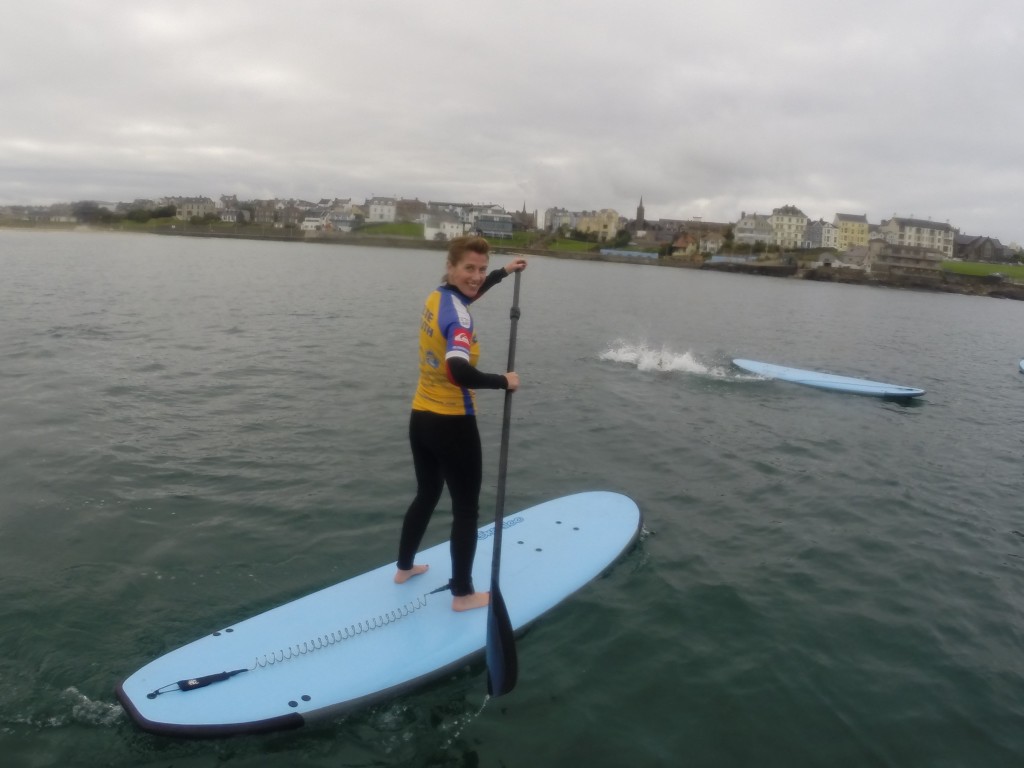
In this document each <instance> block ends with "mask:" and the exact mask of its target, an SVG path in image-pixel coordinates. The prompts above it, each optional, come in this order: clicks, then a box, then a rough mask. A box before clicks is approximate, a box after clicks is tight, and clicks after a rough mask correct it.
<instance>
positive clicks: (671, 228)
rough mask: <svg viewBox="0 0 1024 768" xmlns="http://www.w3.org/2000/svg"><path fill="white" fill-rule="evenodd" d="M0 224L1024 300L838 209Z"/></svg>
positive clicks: (96, 212) (139, 211) (172, 201)
mask: <svg viewBox="0 0 1024 768" xmlns="http://www.w3.org/2000/svg"><path fill="white" fill-rule="evenodd" d="M0 226H21V227H47V228H54V227H57V228H61V227H76V228H77V227H81V226H88V227H101V228H115V229H129V230H131V229H137V230H144V231H152V232H154V233H158V234H179V235H199V236H223V237H250V238H273V239H302V240H307V241H324V242H332V241H338V242H348V241H356V240H358V241H359V242H360V243H363V244H365V243H369V244H381V245H384V244H387V245H392V246H406V247H409V246H413V247H443V244H444V243H446V242H448V241H449V240H451V239H452V238H454V237H458V236H460V235H463V234H466V233H478V234H481V235H483V236H484V237H487V238H488V239H490V240H491V241H492V242H493V243H494V245H495V247H497V248H499V249H501V248H503V247H504V248H508V249H515V250H521V251H526V252H532V253H536V254H550V255H555V256H560V257H569V258H590V259H601V260H612V261H627V262H639V263H652V264H659V265H663V266H679V267H696V268H701V269H717V270H721V271H728V272H746V273H751V274H767V275H775V276H780V277H793V276H795V277H802V278H805V279H811V280H828V281H833V282H847V283H868V284H883V285H896V286H899V287H910V288H923V289H932V290H943V291H949V292H959V293H980V294H985V295H994V296H1005V297H1008V298H1022V296H1021V295H1020V294H1022V293H1024V266H1022V264H1024V248H1022V247H1021V246H1020V245H1019V244H1017V243H1010V244H1003V243H1002V242H1001V241H1000V240H999V239H998V238H997V237H994V236H992V235H990V234H969V233H965V232H961V231H960V230H959V229H958V228H957V227H955V226H954V225H953V224H952V223H950V222H949V221H933V220H931V219H930V218H926V219H922V218H916V217H914V216H913V215H910V216H897V215H895V214H894V215H892V216H891V217H888V218H881V219H879V220H877V221H872V220H871V219H869V217H868V215H867V214H866V213H853V212H836V213H834V214H833V215H832V216H831V218H830V219H825V218H818V219H817V220H814V219H812V218H811V217H810V216H808V215H807V214H806V213H804V211H802V210H801V209H800V208H799V207H797V206H795V205H791V204H786V205H782V206H779V207H776V208H773V209H772V210H771V211H770V212H766V213H759V212H748V211H741V212H740V213H739V215H738V217H737V218H736V220H734V221H726V222H716V221H707V220H704V219H702V218H701V217H692V218H689V219H664V218H659V219H649V218H648V217H647V216H646V213H645V206H644V201H643V198H640V199H639V202H638V205H637V207H636V210H635V215H634V216H632V217H628V216H624V215H622V214H620V213H619V212H618V211H616V210H614V209H611V208H603V209H599V210H581V211H572V210H569V209H566V208H560V207H554V208H548V209H547V210H545V211H544V212H543V215H541V214H540V213H539V212H538V211H537V210H534V211H529V210H528V209H527V206H526V204H525V203H524V204H523V206H522V209H521V210H507V209H506V208H505V207H504V206H502V205H498V204H491V203H483V204H481V203H456V202H437V201H421V200H419V199H418V198H412V199H408V198H403V197H399V196H371V197H368V198H366V199H365V200H364V201H362V202H358V201H356V200H355V199H353V198H333V199H326V198H325V199H320V200H317V201H306V200H297V199H287V200H285V199H269V200H240V199H239V198H238V197H237V196H235V195H222V196H220V197H219V198H218V199H213V198H211V197H204V196H198V197H164V198H160V199H156V200H142V199H138V200H134V201H132V202H131V203H124V202H116V203H113V202H103V201H81V202H74V203H62V204H54V205H49V206H6V207H0Z"/></svg>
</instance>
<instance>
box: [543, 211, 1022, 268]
mask: <svg viewBox="0 0 1024 768" xmlns="http://www.w3.org/2000/svg"><path fill="white" fill-rule="evenodd" d="M544 227H545V229H547V230H549V231H557V230H560V229H563V230H578V231H581V232H585V233H597V235H598V239H599V240H609V239H611V237H612V236H614V234H615V233H616V232H617V231H619V230H622V229H626V230H628V231H629V232H630V233H631V235H632V238H633V241H634V242H644V241H645V240H650V241H654V242H659V243H671V244H672V245H673V246H674V248H675V249H676V250H677V251H680V252H682V253H695V254H700V253H717V252H718V251H719V250H720V249H721V248H722V246H723V245H724V244H725V242H726V241H727V240H728V237H729V233H730V231H731V233H732V242H733V245H734V250H740V251H741V252H742V247H743V246H744V245H747V246H749V247H750V251H751V252H753V250H754V247H755V246H757V245H758V244H761V245H763V246H777V247H779V248H781V249H783V250H797V249H821V248H831V249H834V250H836V251H839V252H841V253H842V252H848V251H850V250H853V249H859V248H867V247H868V246H869V245H870V244H871V243H873V242H875V241H880V242H883V243H887V244H889V245H890V246H893V248H894V249H900V248H904V247H906V248H916V249H921V250H924V251H928V252H931V253H934V254H936V255H937V256H938V258H940V259H955V258H959V259H962V260H965V261H988V262H1012V261H1016V260H1017V259H1018V258H1019V252H1018V249H1015V248H1013V247H1011V246H1006V245H1003V244H1002V243H1000V242H999V240H997V239H995V238H991V237H986V236H977V235H965V234H961V233H960V232H959V231H958V230H957V229H955V228H954V227H953V226H952V225H950V223H949V222H948V221H947V222H935V221H932V220H930V219H927V220H925V219H917V218H914V217H909V218H908V217H900V216H896V215H895V214H894V215H893V216H892V217H891V218H889V219H884V220H882V221H881V222H880V223H877V224H874V223H871V222H869V221H868V217H867V215H866V214H853V213H837V214H835V216H834V217H833V219H832V221H826V220H825V219H818V220H817V221H812V220H811V219H810V217H809V216H807V215H806V214H805V213H804V212H803V211H801V210H800V209H799V208H798V207H796V206H794V205H784V206H781V207H779V208H775V209H773V210H772V212H771V213H770V214H759V213H750V214H748V213H747V212H746V211H743V212H741V213H740V217H739V219H738V220H737V221H735V222H709V221H702V220H701V219H690V220H675V219H658V220H657V221H648V220H647V219H646V218H645V216H644V205H643V199H642V198H641V200H640V204H639V206H638V207H637V212H636V218H635V219H633V220H627V219H625V218H624V217H621V216H619V215H618V214H617V213H616V212H615V211H613V210H610V209H605V210H602V211H600V212H591V211H575V212H574V211H569V210H567V209H565V208H549V209H548V210H547V211H545V213H544Z"/></svg>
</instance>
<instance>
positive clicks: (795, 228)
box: [768, 205, 808, 248]
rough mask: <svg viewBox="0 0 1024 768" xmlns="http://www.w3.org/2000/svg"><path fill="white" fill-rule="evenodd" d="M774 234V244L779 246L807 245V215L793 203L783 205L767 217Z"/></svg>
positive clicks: (797, 246) (801, 246)
mask: <svg viewBox="0 0 1024 768" xmlns="http://www.w3.org/2000/svg"><path fill="white" fill-rule="evenodd" d="M768 221H769V222H770V223H771V225H772V233H773V234H774V235H775V244H776V245H778V246H779V247H781V248H806V247H807V237H806V230H807V221H808V219H807V216H806V214H804V212H803V211H801V210H800V209H799V208H797V207H796V206H795V205H784V206H782V207H781V208H776V209H775V210H773V211H772V215H771V216H770V217H768Z"/></svg>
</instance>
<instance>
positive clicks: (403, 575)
mask: <svg viewBox="0 0 1024 768" xmlns="http://www.w3.org/2000/svg"><path fill="white" fill-rule="evenodd" d="M428 570H430V566H429V565H414V566H413V567H412V568H410V569H409V570H407V571H403V570H402V569H401V568H399V569H398V570H397V571H395V584H405V582H407V581H408V580H409V579H411V578H412V577H413V576H419V575H420V574H421V573H426V572H427V571H428Z"/></svg>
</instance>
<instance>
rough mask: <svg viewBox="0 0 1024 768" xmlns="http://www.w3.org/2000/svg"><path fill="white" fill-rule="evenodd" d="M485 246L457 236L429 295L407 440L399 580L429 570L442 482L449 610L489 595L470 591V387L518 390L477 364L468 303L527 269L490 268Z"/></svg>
mask: <svg viewBox="0 0 1024 768" xmlns="http://www.w3.org/2000/svg"><path fill="white" fill-rule="evenodd" d="M489 254H490V245H489V244H488V243H487V241H486V240H484V239H483V238H482V237H472V236H467V237H459V238H456V239H455V240H452V242H451V245H450V246H449V248H448V267H447V274H446V275H445V282H444V284H443V285H441V286H440V287H438V288H437V289H436V290H435V291H434V292H433V293H431V294H430V295H429V296H428V297H427V301H426V304H425V306H424V308H423V318H422V322H421V323H420V376H419V382H418V383H417V386H416V395H415V397H414V398H413V402H412V416H411V418H410V420H409V442H410V444H411V446H412V461H413V467H414V468H415V470H416V497H415V498H414V499H413V500H412V504H410V505H409V509H408V511H407V512H406V513H405V520H404V522H403V524H402V536H401V539H400V540H399V544H398V570H397V572H396V573H395V581H396V582H397V583H399V584H401V583H403V582H405V581H408V580H409V579H411V578H412V577H413V576H418V575H420V574H421V573H424V572H426V570H427V569H428V568H429V566H428V565H426V564H423V565H416V564H414V558H415V556H416V551H417V550H418V549H419V546H420V541H421V540H422V538H423V534H424V533H425V532H426V530H427V524H428V523H429V522H430V517H431V515H432V514H433V513H434V508H435V507H436V506H437V502H438V501H439V500H440V499H441V492H442V490H443V489H444V485H445V483H447V484H448V492H449V494H451V498H452V516H453V520H452V537H451V557H452V578H451V582H450V587H451V591H452V609H453V610H456V611H468V610H470V609H472V608H483V607H485V606H486V605H487V604H488V602H489V600H490V594H489V593H487V592H476V591H475V590H474V589H473V558H474V557H475V556H476V534H477V513H478V512H479V509H480V486H481V484H482V482H483V458H482V451H481V447H480V433H479V431H478V430H477V425H476V400H475V393H474V390H477V389H507V390H510V391H513V392H514V391H515V390H516V389H517V388H518V387H519V376H518V375H517V374H516V373H515V372H513V371H509V372H508V373H504V374H502V373H483V372H481V371H478V370H477V369H476V367H475V366H476V363H477V358H478V357H479V354H480V352H479V345H478V343H477V338H476V333H475V332H474V329H473V318H472V316H471V315H470V313H469V305H470V304H472V303H473V302H474V301H476V300H477V299H479V298H480V297H481V296H483V294H484V293H486V292H487V290H488V289H489V288H491V287H493V286H495V285H497V284H498V283H500V282H501V281H502V280H503V279H504V278H505V277H507V276H508V275H510V274H512V273H513V272H519V271H522V270H524V269H526V261H525V259H513V260H512V261H510V262H509V263H508V264H506V265H505V267H504V268H503V269H496V270H494V271H492V272H490V273H488V272H487V264H488V257H489Z"/></svg>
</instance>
